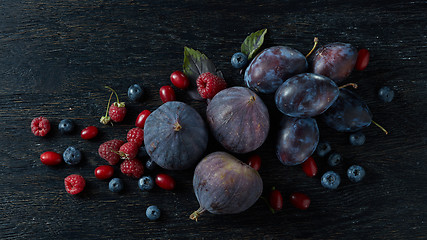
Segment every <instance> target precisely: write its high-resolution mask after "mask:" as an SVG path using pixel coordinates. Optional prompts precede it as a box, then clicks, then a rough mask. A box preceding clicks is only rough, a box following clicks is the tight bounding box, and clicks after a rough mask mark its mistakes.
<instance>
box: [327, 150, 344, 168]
mask: <svg viewBox="0 0 427 240" xmlns="http://www.w3.org/2000/svg"><path fill="white" fill-rule="evenodd" d="M341 162H342V156H341V154H339V153H331V155H329V157H328V164H329V166H331V167H335V166H337V165H338V164H340V163H341Z"/></svg>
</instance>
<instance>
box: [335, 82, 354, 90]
mask: <svg viewBox="0 0 427 240" xmlns="http://www.w3.org/2000/svg"><path fill="white" fill-rule="evenodd" d="M348 86H352V87H353V88H355V89H356V88H357V87H358V86H357V84H356V83H347V84H344V85H342V86H341V87H338V88H339V89H341V88H345V87H348Z"/></svg>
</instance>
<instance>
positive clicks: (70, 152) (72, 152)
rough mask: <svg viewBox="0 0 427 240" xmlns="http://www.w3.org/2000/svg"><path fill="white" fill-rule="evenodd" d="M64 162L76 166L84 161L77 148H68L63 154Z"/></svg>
mask: <svg viewBox="0 0 427 240" xmlns="http://www.w3.org/2000/svg"><path fill="white" fill-rule="evenodd" d="M62 158H63V159H64V162H66V163H67V164H69V165H76V164H78V163H79V162H80V161H81V160H82V154H81V152H80V151H79V150H77V149H76V148H75V147H72V146H70V147H68V148H67V149H66V150H65V151H64V153H63V154H62Z"/></svg>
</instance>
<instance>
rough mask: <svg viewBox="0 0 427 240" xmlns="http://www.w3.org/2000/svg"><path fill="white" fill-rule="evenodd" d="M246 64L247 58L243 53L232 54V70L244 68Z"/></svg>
mask: <svg viewBox="0 0 427 240" xmlns="http://www.w3.org/2000/svg"><path fill="white" fill-rule="evenodd" d="M247 64H248V56H246V55H245V54H244V53H241V52H238V53H235V54H233V57H231V65H232V66H233V67H234V68H238V69H240V68H244V67H245V66H246V65H247Z"/></svg>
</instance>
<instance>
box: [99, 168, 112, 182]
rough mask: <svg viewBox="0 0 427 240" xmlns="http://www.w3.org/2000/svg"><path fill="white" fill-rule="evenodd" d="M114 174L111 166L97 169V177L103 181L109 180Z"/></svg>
mask: <svg viewBox="0 0 427 240" xmlns="http://www.w3.org/2000/svg"><path fill="white" fill-rule="evenodd" d="M113 174H114V168H113V167H112V166H109V165H102V166H99V167H97V168H96V169H95V177H96V178H98V179H101V180H105V179H109V178H111V177H112V176H113Z"/></svg>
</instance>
